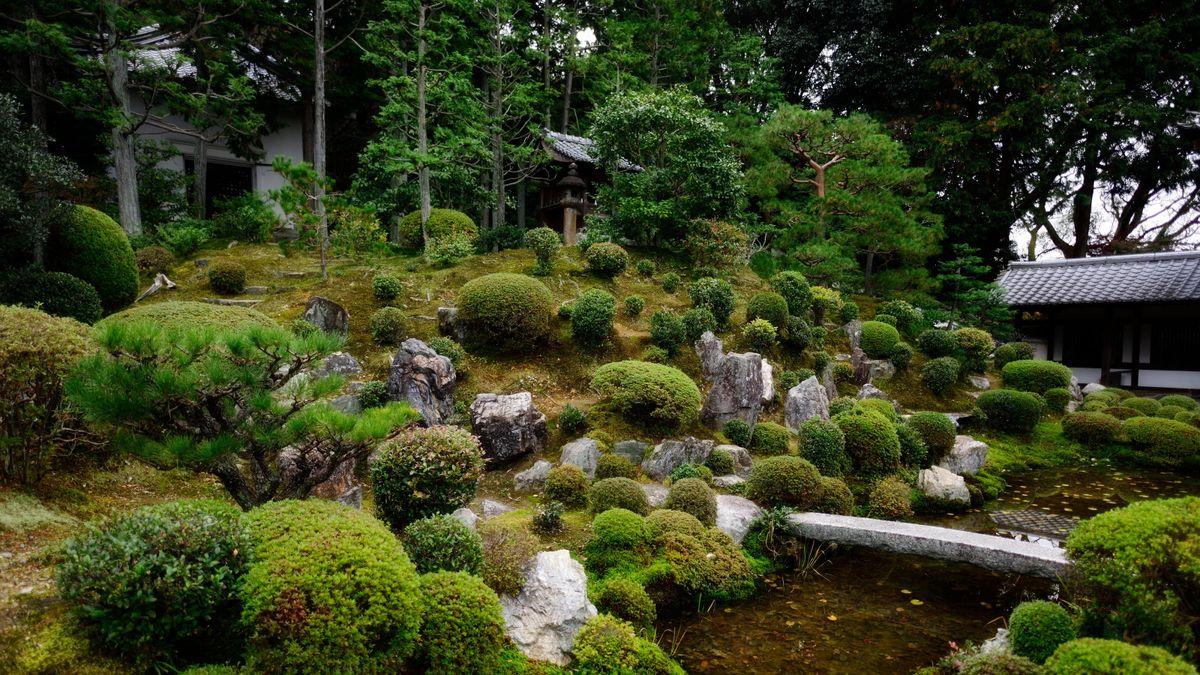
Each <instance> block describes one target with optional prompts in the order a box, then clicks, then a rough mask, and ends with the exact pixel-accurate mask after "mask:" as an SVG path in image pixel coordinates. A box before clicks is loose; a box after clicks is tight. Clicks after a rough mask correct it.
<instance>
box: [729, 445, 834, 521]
mask: <svg viewBox="0 0 1200 675" xmlns="http://www.w3.org/2000/svg"><path fill="white" fill-rule="evenodd" d="M820 487H821V474H820V473H819V472H818V471H817V467H815V466H813V465H812V464H811V463H810V462H809V461H808V460H806V459H801V458H800V457H794V456H790V455H780V456H777V457H768V458H766V459H762V460H759V461H757V462H755V463H754V464H753V465H751V467H750V476H749V478H747V479H746V497H748V498H749V499H751V500H753V501H755V502H758V503H759V504H761V505H762V506H764V507H768V506H791V507H794V508H797V509H804V508H807V507H808V506H809V505H811V504H812V503H814V502H815V501H816V500H817V498H818V497H820Z"/></svg>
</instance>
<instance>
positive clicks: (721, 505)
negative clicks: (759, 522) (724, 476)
mask: <svg viewBox="0 0 1200 675" xmlns="http://www.w3.org/2000/svg"><path fill="white" fill-rule="evenodd" d="M761 514H762V508H760V507H759V505H758V504H755V503H754V502H752V501H750V500H749V499H746V498H745V497H739V496H737V495H717V529H718V530H720V531H722V532H724V533H725V534H727V535H729V536H730V537H731V538H732V539H733V540H734V541H736V542H737V543H739V544H740V543H742V539H745V538H746V533H747V532H749V531H750V524H751V523H753V522H754V519H755V518H757V517H758V516H759V515H761Z"/></svg>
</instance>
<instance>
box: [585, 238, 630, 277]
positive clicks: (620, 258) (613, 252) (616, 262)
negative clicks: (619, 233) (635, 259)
mask: <svg viewBox="0 0 1200 675" xmlns="http://www.w3.org/2000/svg"><path fill="white" fill-rule="evenodd" d="M628 266H629V253H628V252H626V251H625V249H624V248H622V247H621V246H620V245H618V244H614V243H612V242H607V241H602V242H600V243H598V244H592V245H591V246H589V247H588V250H587V268H588V271H589V272H591V273H592V274H595V275H596V276H601V277H606V278H608V279H611V278H613V277H615V276H617V275H618V274H620V273H622V272H624V271H625V268H626V267H628Z"/></svg>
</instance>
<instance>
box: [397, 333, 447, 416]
mask: <svg viewBox="0 0 1200 675" xmlns="http://www.w3.org/2000/svg"><path fill="white" fill-rule="evenodd" d="M457 384H458V373H456V372H455V371H454V365H453V364H451V363H450V359H448V358H446V357H445V356H441V355H439V354H438V353H437V352H435V351H433V349H431V348H430V347H429V345H427V344H425V343H424V342H421V341H420V340H418V339H416V338H409V339H407V340H405V341H404V342H402V343H400V349H399V351H397V352H396V355H395V356H394V357H392V368H391V370H390V371H389V372H388V378H387V392H388V398H389V399H391V400H393V401H406V402H408V404H409V405H411V406H412V408H413V410H416V411H417V412H419V413H421V417H422V418H423V419H424V420H425V424H426V425H429V426H432V425H435V424H442V423H443V422H445V420H446V418H447V417H449V416H450V414H451V413H452V412H454V387H455V386H457Z"/></svg>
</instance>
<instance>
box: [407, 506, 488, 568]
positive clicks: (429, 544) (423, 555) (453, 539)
mask: <svg viewBox="0 0 1200 675" xmlns="http://www.w3.org/2000/svg"><path fill="white" fill-rule="evenodd" d="M401 541H403V542H404V550H405V552H406V553H408V559H409V560H411V561H412V562H413V565H415V566H416V568H417V572H420V573H421V574H428V573H429V572H441V571H444V572H466V573H467V574H479V572H480V571H482V570H483V539H481V538H480V537H479V533H478V532H476V531H475V530H473V529H472V528H470V527H467V525H466V523H463V522H462V521H461V520H459V519H458V518H455V517H454V516H451V515H438V516H429V517H427V518H422V519H420V520H417V521H414V522H411V523H409V524H408V527H406V528H404V536H403V537H401Z"/></svg>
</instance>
